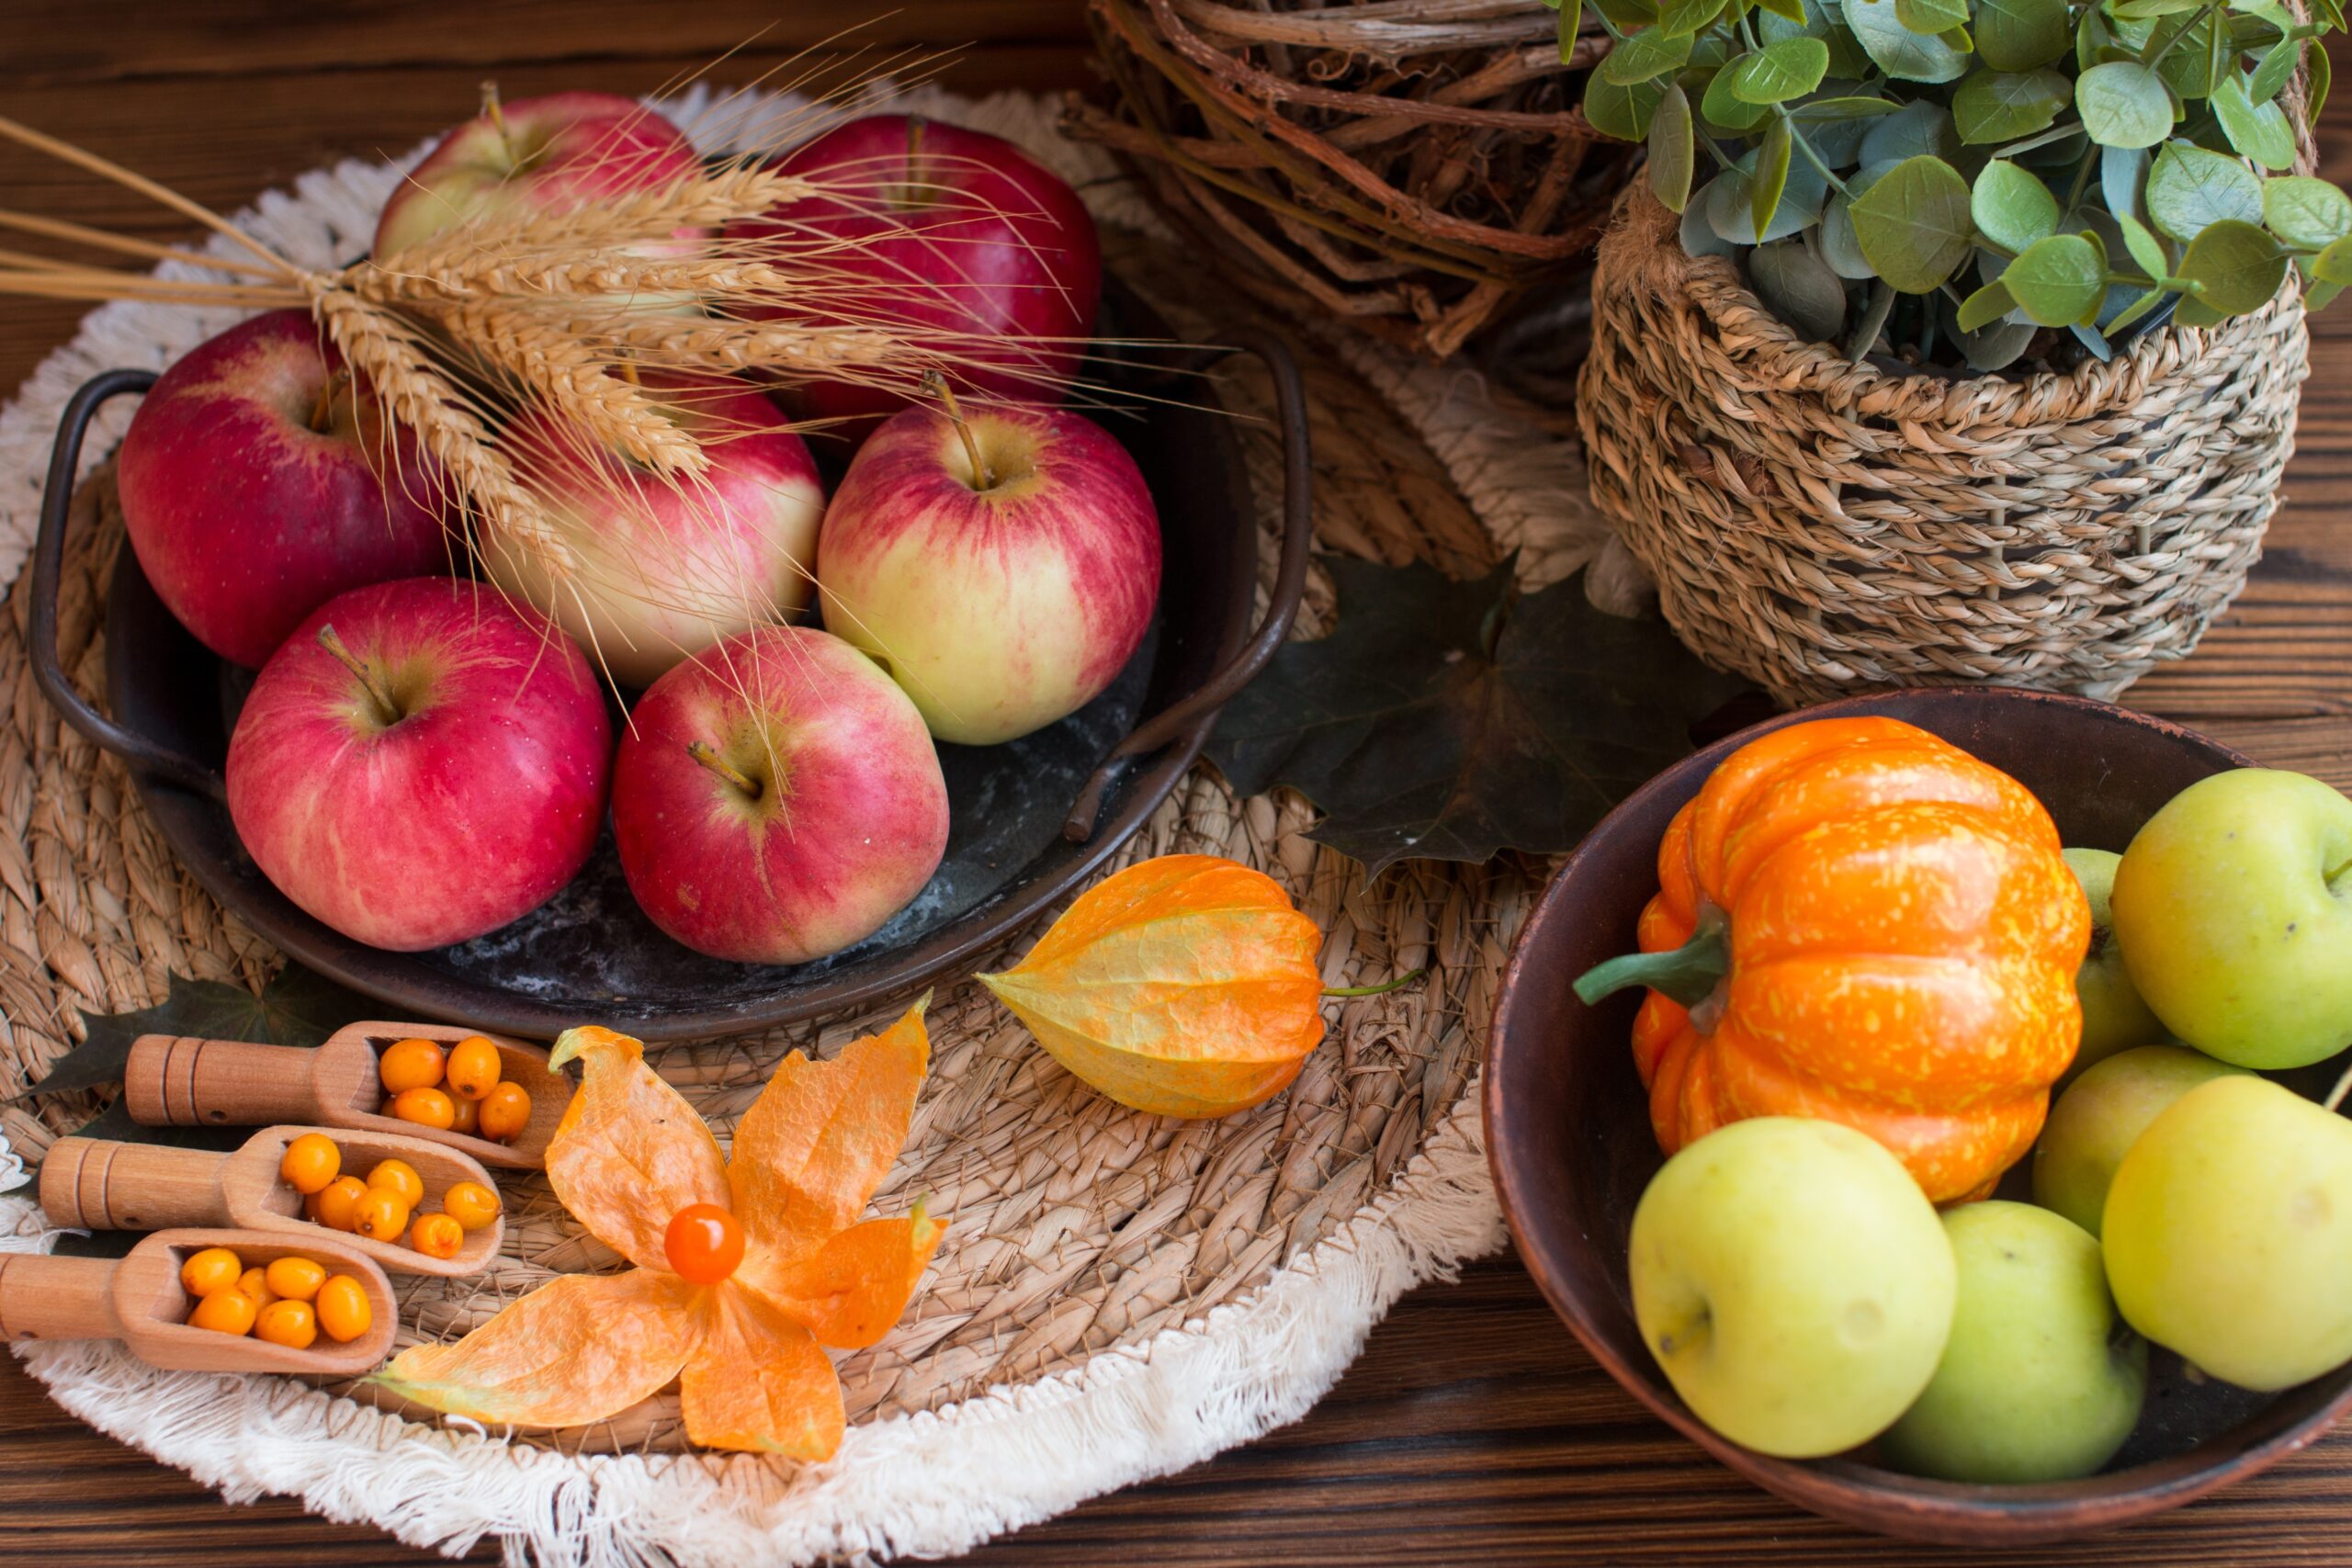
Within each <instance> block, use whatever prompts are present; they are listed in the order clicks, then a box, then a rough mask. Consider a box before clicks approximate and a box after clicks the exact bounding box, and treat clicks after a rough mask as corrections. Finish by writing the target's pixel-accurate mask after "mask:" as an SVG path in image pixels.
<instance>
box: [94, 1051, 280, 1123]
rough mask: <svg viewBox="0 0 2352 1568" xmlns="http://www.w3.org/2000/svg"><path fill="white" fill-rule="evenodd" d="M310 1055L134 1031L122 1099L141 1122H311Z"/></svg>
mask: <svg viewBox="0 0 2352 1568" xmlns="http://www.w3.org/2000/svg"><path fill="white" fill-rule="evenodd" d="M317 1060H318V1053H317V1052H315V1051H300V1050H296V1049H295V1048H294V1047H292V1046H290V1045H249V1044H247V1043H245V1042H243V1041H242V1040H198V1039H197V1038H195V1037H193V1036H191V1035H186V1034H142V1035H141V1036H140V1037H139V1038H138V1039H136V1040H134V1041H132V1042H131V1044H130V1062H129V1063H128V1064H127V1065H126V1066H124V1068H123V1073H122V1092H123V1102H124V1103H125V1104H127V1105H129V1106H130V1119H131V1120H132V1121H134V1122H138V1123H139V1124H140V1125H141V1126H142V1127H259V1126H266V1125H269V1124H271V1123H274V1122H316V1121H317V1120H319V1116H320V1112H321V1111H322V1107H321V1106H320V1104H319V1096H318V1091H317V1089H314V1088H313V1087H312V1086H311V1068H312V1067H313V1066H316V1065H317Z"/></svg>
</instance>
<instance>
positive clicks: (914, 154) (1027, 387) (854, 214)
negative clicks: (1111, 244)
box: [729, 114, 1103, 434]
mask: <svg viewBox="0 0 2352 1568" xmlns="http://www.w3.org/2000/svg"><path fill="white" fill-rule="evenodd" d="M777 168H778V170H779V171H780V172H781V173H784V174H787V175H801V176H804V177H806V178H809V179H811V180H814V181H819V182H821V184H822V189H820V191H819V192H818V193H817V194H815V195H811V196H809V197H803V198H802V199H800V200H798V201H796V202H792V203H789V204H787V205H786V206H783V207H779V208H777V209H775V211H773V212H771V213H769V214H768V216H767V217H766V219H764V220H757V221H752V222H747V223H742V224H739V225H736V226H735V227H734V228H732V229H731V230H730V231H729V238H730V239H733V240H736V241H739V242H743V243H749V244H750V245H752V247H753V249H754V254H756V248H757V246H758V245H759V244H760V243H761V242H763V241H764V240H768V239H771V238H774V239H781V240H785V241H787V242H789V243H791V244H792V245H793V246H794V247H796V248H797V247H799V246H801V245H803V244H805V243H806V242H808V241H809V240H812V239H816V240H831V241H833V242H836V243H839V244H840V245H841V246H842V247H843V251H842V257H841V259H840V260H839V261H837V262H835V263H833V264H832V265H831V267H830V268H829V269H828V273H827V276H826V280H825V286H824V287H823V288H816V289H812V290H810V292H809V300H810V304H809V307H808V308H807V309H806V310H799V311H795V312H794V314H795V315H796V316H797V317H798V318H799V319H803V320H808V321H817V322H823V323H829V324H840V323H854V324H859V325H865V326H879V327H884V328H891V327H895V328H899V329H901V330H902V331H904V332H907V333H910V334H913V335H915V336H916V337H918V338H922V339H926V340H937V339H939V338H942V337H944V338H946V339H949V340H956V341H958V342H960V343H961V344H962V347H961V352H960V353H959V354H958V355H956V357H957V359H958V361H959V377H958V384H959V385H960V386H962V387H963V388H964V389H966V390H967V391H970V392H973V393H977V394H980V395H982V396H986V397H989V398H993V399H998V400H1033V401H1034V400H1041V401H1047V402H1057V401H1059V400H1061V397H1062V389H1063V388H1064V387H1065V386H1066V385H1067V384H1068V383H1069V379H1070V378H1071V377H1073V376H1074V375H1075V374H1076V372H1077V369H1078V362H1079V358H1080V355H1081V354H1082V353H1083V352H1084V348H1085V339H1086V338H1087V336H1088V335H1089V334H1090V333H1091V332H1092V331H1093V329H1094V308H1095V305H1096V303H1097V302H1098V301H1099V299H1100V298H1101V296H1102V291H1103V253H1102V248H1101V245H1100V243H1099V242H1098V241H1097V239H1096V236H1095V232H1094V220H1093V218H1092V216H1091V214H1089V213H1088V212H1087V210H1086V204H1085V203H1084V202H1082V201H1080V199H1079V197H1078V193H1077V192H1076V191H1074V190H1072V189H1071V188H1070V187H1069V184H1068V183H1067V182H1065V181H1064V180H1063V179H1062V178H1061V176H1060V175H1056V174H1055V173H1053V171H1051V170H1049V169H1047V168H1046V166H1045V165H1044V164H1040V163H1038V162H1037V161H1036V160H1035V159H1033V158H1032V157H1030V156H1029V154H1028V153H1026V152H1023V151H1022V150H1021V149H1020V148H1018V147H1016V146H1014V145H1013V144H1012V142H1010V141H1005V140H1003V139H1002V138H1001V137H996V136H989V135H988V134H986V133H985V132H982V131H978V130H965V129H963V128H962V127H960V126H954V125H944V124H941V123H939V122H937V121H933V120H925V119H923V118H921V117H919V116H915V115H904V114H882V115H871V116H868V117H866V118H863V119H854V120H851V121H849V122H848V123H847V124H845V125H841V126H837V127H835V128H834V129H833V130H829V131H827V132H825V133H824V134H823V135H821V136H819V137H816V138H815V139H813V140H811V141H806V142H803V143H802V144H801V145H799V146H798V147H796V148H794V149H792V150H791V151H790V152H787V153H786V154H785V156H784V157H783V158H782V159H781V160H780V161H779V162H778V164H777ZM800 396H801V397H802V398H803V400H804V402H805V407H806V410H807V412H808V413H809V415H810V416H812V417H820V418H826V419H843V420H849V421H851V422H852V424H851V430H852V432H853V434H864V433H865V431H866V430H867V429H869V428H870V427H871V425H872V423H873V422H874V420H875V419H876V417H877V416H879V415H882V414H886V413H888V412H892V411H893V410H895V409H898V408H899V407H901V406H903V405H904V403H905V402H906V400H907V399H906V397H905V395H904V393H903V391H902V390H898V389H889V388H886V387H879V386H876V385H872V384H870V383H859V382H852V381H841V380H820V381H815V382H811V383H809V384H807V385H805V386H804V387H803V388H802V389H801V391H800Z"/></svg>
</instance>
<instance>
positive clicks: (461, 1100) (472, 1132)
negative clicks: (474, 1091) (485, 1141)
mask: <svg viewBox="0 0 2352 1568" xmlns="http://www.w3.org/2000/svg"><path fill="white" fill-rule="evenodd" d="M449 1105H450V1108H451V1109H452V1110H454V1111H456V1112H457V1114H456V1115H455V1116H453V1117H451V1118H450V1119H449V1131H451V1132H452V1133H463V1134H465V1135H466V1136H467V1137H469V1138H479V1137H481V1100H468V1099H466V1098H465V1097H464V1096H463V1095H458V1096H455V1097H453V1098H452V1099H451V1100H450V1101H449Z"/></svg>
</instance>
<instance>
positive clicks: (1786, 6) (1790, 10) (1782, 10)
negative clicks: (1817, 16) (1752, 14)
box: [1757, 0, 1804, 24]
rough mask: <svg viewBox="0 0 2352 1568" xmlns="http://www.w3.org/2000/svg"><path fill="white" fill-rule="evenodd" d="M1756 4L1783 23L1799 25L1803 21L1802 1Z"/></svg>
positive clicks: (1771, 0)
mask: <svg viewBox="0 0 2352 1568" xmlns="http://www.w3.org/2000/svg"><path fill="white" fill-rule="evenodd" d="M1757 4H1758V6H1759V8H1761V9H1762V10H1764V11H1765V12H1767V13H1769V14H1770V15H1772V16H1776V17H1781V19H1782V20H1783V21H1790V22H1797V23H1800V24H1801V23H1803V22H1804V0H1757Z"/></svg>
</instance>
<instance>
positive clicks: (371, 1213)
mask: <svg viewBox="0 0 2352 1568" xmlns="http://www.w3.org/2000/svg"><path fill="white" fill-rule="evenodd" d="M351 1228H352V1229H353V1230H355V1231H356V1232H358V1233H359V1234H360V1235H364V1236H366V1237H368V1239H369V1240H370V1241H398V1240H400V1238H401V1232H402V1231H404V1230H406V1229H408V1205H407V1204H406V1203H405V1202H403V1201H401V1195H400V1194H399V1193H397V1192H395V1191H393V1190H391V1189H390V1188H389V1187H370V1188H369V1189H368V1196H366V1197H365V1198H362V1199H361V1200H359V1207H357V1208H356V1209H354V1210H353V1211H352V1212H351Z"/></svg>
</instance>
